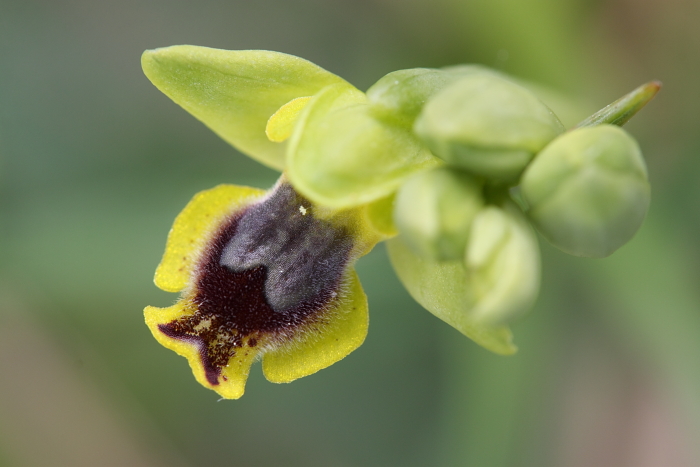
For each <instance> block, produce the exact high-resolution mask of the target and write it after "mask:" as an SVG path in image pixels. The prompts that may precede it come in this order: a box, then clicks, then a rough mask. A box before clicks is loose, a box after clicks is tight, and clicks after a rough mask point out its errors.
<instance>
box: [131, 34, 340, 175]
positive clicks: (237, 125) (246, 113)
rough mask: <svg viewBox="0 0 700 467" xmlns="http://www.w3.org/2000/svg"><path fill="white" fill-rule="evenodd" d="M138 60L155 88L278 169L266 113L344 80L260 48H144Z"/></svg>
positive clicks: (279, 154) (280, 155)
mask: <svg viewBox="0 0 700 467" xmlns="http://www.w3.org/2000/svg"><path fill="white" fill-rule="evenodd" d="M141 65H142V67H143V71H144V73H145V74H146V76H147V77H148V79H150V80H151V82H153V84H154V85H155V86H156V87H157V88H158V89H160V90H161V91H162V92H163V93H165V95H167V96H168V97H170V98H171V99H172V100H173V101H175V102H176V103H177V104H179V105H181V106H182V107H183V108H184V109H185V110H187V111H188V112H190V113H191V114H192V115H194V116H195V117H196V118H198V119H199V120H201V121H202V122H203V123H204V124H205V125H207V126H208V127H209V128H211V129H212V130H213V131H214V132H215V133H216V134H218V135H219V136H221V137H222V138H223V139H224V140H226V141H227V142H228V143H230V144H231V145H233V146H234V147H235V148H237V149H239V150H240V151H241V152H243V153H245V154H247V155H249V156H251V157H253V158H254V159H256V160H258V161H260V162H262V163H263V164H265V165H268V166H270V167H272V168H275V169H280V170H281V169H283V168H284V154H285V145H284V144H279V143H275V142H272V141H270V140H269V139H268V137H267V135H266V134H265V126H266V125H267V121H268V119H269V118H270V116H272V115H273V114H274V113H275V112H277V110H278V109H279V108H280V107H282V106H283V105H284V104H286V103H288V102H289V101H291V100H292V99H295V98H298V97H304V96H312V95H314V94H316V93H317V92H319V91H320V90H321V89H323V88H324V87H326V86H329V85H332V84H338V83H345V81H344V80H343V79H342V78H339V77H338V76H336V75H334V74H332V73H329V72H328V71H326V70H324V69H323V68H320V67H318V66H316V65H314V64H313V63H311V62H309V61H307V60H304V59H301V58H298V57H294V56H292V55H287V54H283V53H279V52H268V51H264V50H219V49H211V48H208V47H195V46H190V45H180V46H173V47H166V48H162V49H155V50H147V51H146V52H144V53H143V56H142V57H141ZM348 86H349V85H348Z"/></svg>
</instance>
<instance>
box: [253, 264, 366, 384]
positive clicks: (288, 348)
mask: <svg viewBox="0 0 700 467" xmlns="http://www.w3.org/2000/svg"><path fill="white" fill-rule="evenodd" d="M348 275H349V277H348V283H347V284H346V286H345V290H346V293H345V294H344V295H346V296H345V297H343V298H340V299H339V302H340V303H339V304H338V305H336V306H337V308H336V309H333V310H329V313H328V314H329V318H328V321H327V322H325V323H321V324H316V325H313V327H312V329H309V330H308V331H306V332H304V333H301V335H300V336H299V337H297V336H295V338H294V339H293V340H292V341H291V342H289V344H286V345H283V346H282V347H280V348H278V349H276V350H274V351H271V352H269V353H267V354H265V355H264V356H263V363H262V367H263V373H264V374H265V377H266V378H267V379H268V380H269V381H271V382H273V383H289V382H291V381H294V380H295V379H297V378H301V377H303V376H307V375H310V374H312V373H316V372H317V371H318V370H322V369H323V368H326V367H328V366H330V365H332V364H334V363H335V362H337V361H339V360H342V359H343V358H345V357H346V356H347V355H348V354H349V353H350V352H352V351H353V350H355V349H356V348H358V347H359V346H360V345H362V342H364V340H365V337H366V336H367V327H368V325H369V314H368V308H367V296H366V295H365V293H364V291H363V290H362V286H361V285H360V280H359V279H358V277H357V273H356V272H355V270H354V269H351V270H350V271H349V272H348ZM324 315H325V313H324Z"/></svg>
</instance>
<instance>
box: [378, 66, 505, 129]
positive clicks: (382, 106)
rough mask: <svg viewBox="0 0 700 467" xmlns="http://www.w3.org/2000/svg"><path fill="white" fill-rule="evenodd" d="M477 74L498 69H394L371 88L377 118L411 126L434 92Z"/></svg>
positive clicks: (472, 67) (475, 67) (466, 67)
mask: <svg viewBox="0 0 700 467" xmlns="http://www.w3.org/2000/svg"><path fill="white" fill-rule="evenodd" d="M473 73H494V72H493V71H491V70H489V69H488V68H485V67H482V66H480V65H462V66H458V67H451V68H449V69H443V70H438V69H434V68H411V69H409V70H399V71H394V72H392V73H389V74H388V75H386V76H384V77H383V78H382V79H380V80H379V81H377V82H376V83H374V84H373V85H372V87H370V88H369V89H368V90H367V100H368V102H369V104H370V106H371V108H372V111H373V113H374V115H375V116H376V117H377V118H380V119H382V120H386V121H389V122H393V123H395V124H399V125H407V126H409V127H410V126H412V125H413V122H414V121H415V119H416V117H417V116H418V114H419V113H420V111H421V109H422V108H423V105H425V103H426V102H427V101H428V99H430V97H431V96H432V95H433V94H435V93H437V92H438V91H441V90H442V89H443V88H445V87H446V86H447V85H449V84H451V83H453V82H454V81H456V80H458V79H459V78H462V77H464V76H467V75H470V74H473Z"/></svg>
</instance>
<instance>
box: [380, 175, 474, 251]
mask: <svg viewBox="0 0 700 467" xmlns="http://www.w3.org/2000/svg"><path fill="white" fill-rule="evenodd" d="M482 206H483V199H482V195H481V184H479V183H478V182H477V181H476V180H475V179H474V178H473V177H472V176H470V175H469V174H467V173H464V172H462V171H460V170H455V169H449V168H444V167H443V168H438V169H433V170H429V171H425V172H421V173H419V174H417V175H414V176H413V177H411V178H410V179H408V181H406V183H404V184H403V186H402V187H401V188H400V189H399V191H398V193H397V196H396V204H395V207H394V222H395V223H396V226H397V228H398V230H399V232H400V234H401V236H402V237H403V238H404V241H405V242H406V243H407V244H408V245H409V247H410V248H412V249H413V251H414V252H415V253H416V254H418V255H421V256H424V257H426V258H429V259H431V260H436V261H445V260H455V259H460V258H462V257H463V256H464V251H465V248H466V245H467V240H468V238H469V229H470V226H471V223H472V220H473V219H474V216H476V214H477V213H478V212H479V210H480V209H481V208H482Z"/></svg>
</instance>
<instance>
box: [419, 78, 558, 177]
mask: <svg viewBox="0 0 700 467" xmlns="http://www.w3.org/2000/svg"><path fill="white" fill-rule="evenodd" d="M414 131H415V132H416V134H418V136H419V137H420V138H421V139H422V140H423V141H424V142H425V144H426V145H427V146H428V147H429V148H430V149H431V150H432V152H433V153H434V154H435V155H436V156H438V157H440V158H442V159H444V160H445V161H447V162H448V163H449V164H452V165H455V166H457V167H461V168H464V169H466V170H469V171H471V172H473V173H475V174H478V175H482V176H484V177H487V178H490V179H492V180H495V181H502V182H512V181H515V180H517V178H518V177H519V176H520V174H521V173H522V171H523V170H524V169H525V167H526V166H527V164H528V163H529V162H530V160H531V159H532V158H533V156H534V154H536V153H537V152H539V151H540V150H541V149H542V148H543V147H544V146H546V145H547V143H549V142H550V141H551V140H552V139H554V138H555V137H556V136H557V135H559V134H561V133H562V132H563V131H564V127H563V125H562V124H561V122H560V121H559V119H558V118H557V117H556V115H554V113H553V112H552V111H551V110H550V109H549V108H548V107H547V106H546V105H544V104H543V103H542V102H541V101H540V100H539V99H538V98H537V97H536V96H535V95H534V94H533V93H532V92H530V91H528V90H527V89H525V88H524V87H522V86H519V85H517V84H515V83H513V82H511V81H509V80H506V79H503V78H500V77H498V76H496V75H495V74H491V73H474V74H471V75H468V76H465V77H463V78H461V79H459V80H458V81H456V82H454V83H453V84H451V85H449V86H447V87H446V88H445V89H443V90H442V91H440V92H439V93H437V94H436V95H435V96H434V97H432V98H431V99H430V100H429V101H428V102H427V103H426V104H425V106H424V107H423V111H422V112H421V114H420V115H419V117H418V119H417V120H416V123H415V125H414Z"/></svg>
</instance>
